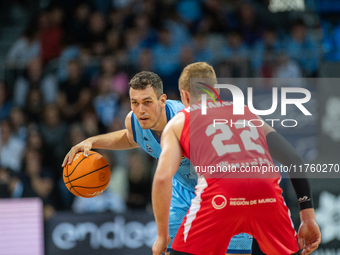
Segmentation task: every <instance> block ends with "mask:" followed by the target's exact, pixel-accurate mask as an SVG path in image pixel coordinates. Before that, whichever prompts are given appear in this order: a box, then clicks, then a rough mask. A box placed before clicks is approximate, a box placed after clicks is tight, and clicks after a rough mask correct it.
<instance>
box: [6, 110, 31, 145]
mask: <svg viewBox="0 0 340 255" xmlns="http://www.w3.org/2000/svg"><path fill="white" fill-rule="evenodd" d="M25 117H26V116H25V114H24V111H23V110H22V109H21V108H20V107H18V106H14V107H13V108H12V109H11V113H10V117H9V121H10V123H11V126H12V133H13V136H14V137H16V138H18V139H19V140H21V141H23V142H26V140H27V128H26V119H25Z"/></svg>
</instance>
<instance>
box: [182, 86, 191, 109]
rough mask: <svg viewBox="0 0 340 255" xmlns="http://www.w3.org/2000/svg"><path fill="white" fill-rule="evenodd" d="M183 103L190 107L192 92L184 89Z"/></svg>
mask: <svg viewBox="0 0 340 255" xmlns="http://www.w3.org/2000/svg"><path fill="white" fill-rule="evenodd" d="M181 92H182V103H183V104H184V105H190V92H189V91H187V90H184V89H182V90H181Z"/></svg>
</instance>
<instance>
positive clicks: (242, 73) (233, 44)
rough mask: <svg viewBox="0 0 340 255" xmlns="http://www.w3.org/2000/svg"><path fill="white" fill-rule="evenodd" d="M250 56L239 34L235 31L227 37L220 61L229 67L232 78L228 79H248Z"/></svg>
mask: <svg viewBox="0 0 340 255" xmlns="http://www.w3.org/2000/svg"><path fill="white" fill-rule="evenodd" d="M248 54H249V51H248V47H247V46H246V45H245V44H244V43H243V41H242V37H241V34H240V33H239V32H237V31H234V32H231V33H229V34H228V35H227V36H226V44H225V45H224V47H223V48H222V49H221V51H220V57H221V59H220V60H222V62H226V63H227V65H228V66H229V69H230V71H229V72H230V76H227V77H247V75H248V68H247V67H248V64H247V63H248V62H247V60H248V59H247V57H248Z"/></svg>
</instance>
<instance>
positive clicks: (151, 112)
mask: <svg viewBox="0 0 340 255" xmlns="http://www.w3.org/2000/svg"><path fill="white" fill-rule="evenodd" d="M161 98H162V97H161ZM161 98H160V99H157V95H156V93H155V91H154V89H153V87H151V86H147V87H146V89H132V88H130V101H131V109H132V111H133V113H134V114H135V115H136V117H137V119H138V122H139V124H140V125H141V127H142V128H143V129H151V128H153V127H154V126H156V124H157V123H158V120H159V118H160V116H161V112H162V108H161V102H160V100H161Z"/></svg>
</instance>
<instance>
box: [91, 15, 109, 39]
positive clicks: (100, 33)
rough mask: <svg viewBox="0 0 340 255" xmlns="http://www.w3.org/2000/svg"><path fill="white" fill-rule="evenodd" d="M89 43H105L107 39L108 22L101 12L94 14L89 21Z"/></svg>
mask: <svg viewBox="0 0 340 255" xmlns="http://www.w3.org/2000/svg"><path fill="white" fill-rule="evenodd" d="M89 35H90V37H89V40H90V41H89V43H90V44H92V43H94V42H105V39H106V21H105V17H104V15H103V14H102V13H100V12H95V13H92V14H91V16H90V19H89Z"/></svg>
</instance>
